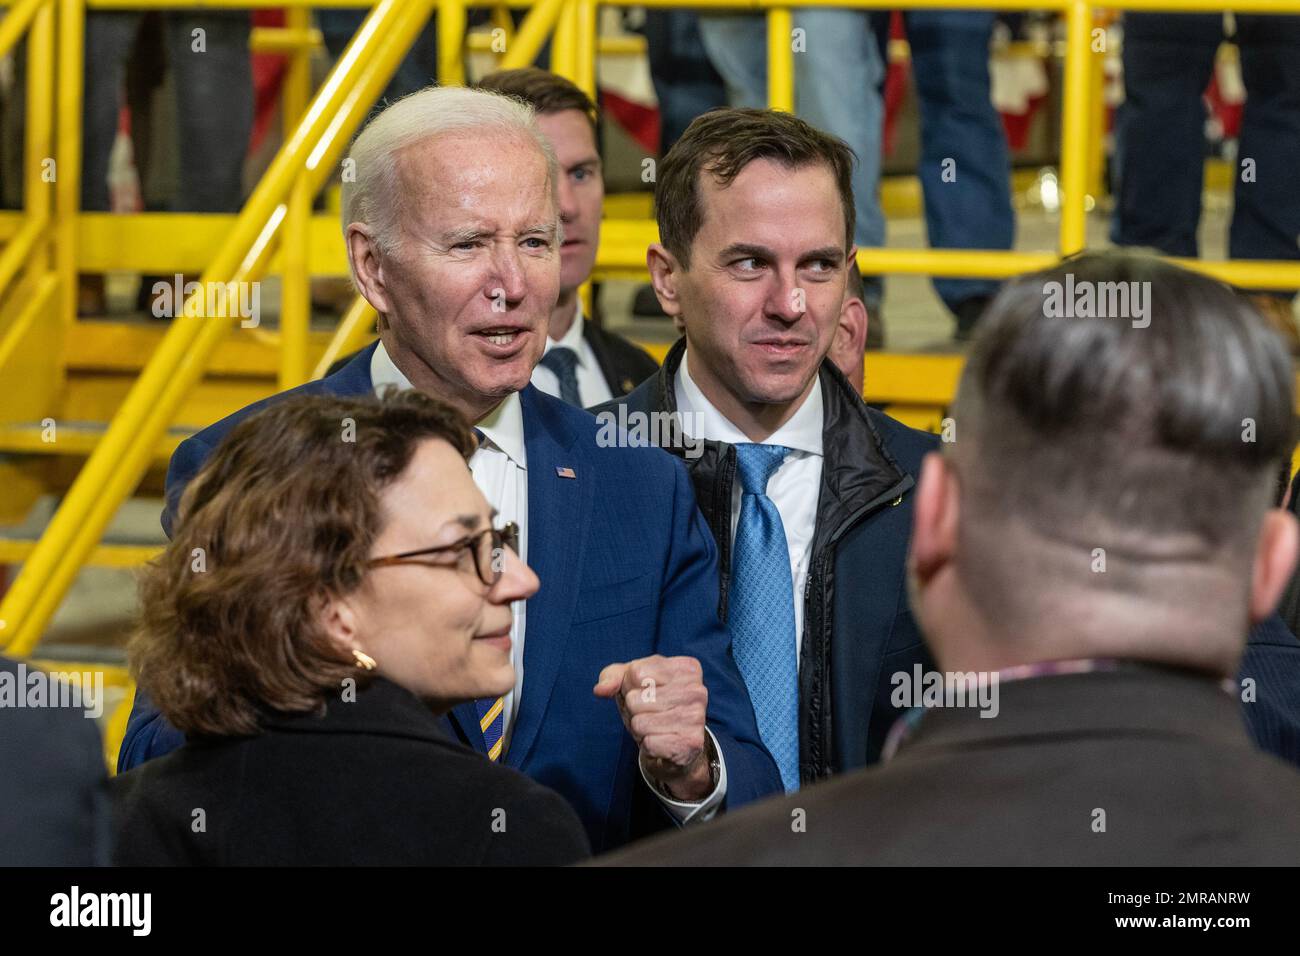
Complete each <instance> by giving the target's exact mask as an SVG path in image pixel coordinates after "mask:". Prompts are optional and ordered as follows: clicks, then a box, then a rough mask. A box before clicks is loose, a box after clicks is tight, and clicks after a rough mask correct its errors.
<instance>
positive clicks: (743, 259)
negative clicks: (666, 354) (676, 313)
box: [675, 159, 846, 406]
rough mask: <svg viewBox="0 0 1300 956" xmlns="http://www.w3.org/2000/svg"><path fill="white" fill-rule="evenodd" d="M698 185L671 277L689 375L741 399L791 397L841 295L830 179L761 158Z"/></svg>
mask: <svg viewBox="0 0 1300 956" xmlns="http://www.w3.org/2000/svg"><path fill="white" fill-rule="evenodd" d="M700 185H701V190H700V191H701V199H702V204H703V212H704V222H703V225H702V226H701V228H700V231H699V233H697V235H696V237H695V242H694V244H693V245H692V248H691V265H690V268H689V269H686V270H684V271H680V272H678V273H677V275H676V283H675V286H676V292H677V295H678V301H677V303H676V305H677V307H678V308H679V309H680V313H681V315H682V317H683V319H684V322H685V326H686V338H687V342H688V343H689V350H690V363H691V365H690V368H691V374H692V376H693V377H695V378H696V379H697V380H698V381H699V382H700V385H701V387H702V388H704V389H705V391H706V394H719V393H726V394H729V395H730V397H731V400H732V401H734V402H736V403H739V404H741V405H746V406H755V405H766V404H783V403H786V402H791V401H793V400H795V399H797V398H799V397H800V396H802V395H803V394H804V393H805V392H806V391H807V390H808V388H809V387H810V386H811V384H812V380H813V377H814V376H815V375H816V374H817V367H818V366H819V365H820V364H821V361H822V359H823V358H824V357H825V355H826V352H827V350H828V349H829V348H830V345H831V339H832V337H833V336H834V334H835V326H836V323H837V322H838V320H839V313H840V304H841V302H842V301H843V299H844V284H845V279H846V273H845V262H846V250H845V248H844V213H843V210H842V208H841V205H840V197H839V191H838V190H837V188H836V184H835V178H834V176H833V174H832V173H831V171H830V169H829V168H828V167H826V166H824V165H812V166H803V167H799V168H796V169H790V168H787V167H786V166H783V165H781V164H780V163H777V162H774V161H772V160H767V159H760V160H755V161H754V162H752V163H750V164H749V165H748V166H746V167H745V168H744V169H742V170H741V171H740V173H739V175H737V176H736V178H735V179H734V180H733V181H732V182H731V184H730V185H728V186H726V187H720V186H719V185H718V183H717V181H716V180H714V178H713V177H712V176H711V175H709V174H708V173H707V172H706V173H703V174H702V180H701V184H700ZM728 404H730V403H728Z"/></svg>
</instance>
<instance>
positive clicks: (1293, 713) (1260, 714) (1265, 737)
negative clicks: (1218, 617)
mask: <svg viewBox="0 0 1300 956" xmlns="http://www.w3.org/2000/svg"><path fill="white" fill-rule="evenodd" d="M1246 678H1250V679H1251V680H1253V681H1254V682H1255V699H1254V700H1252V701H1249V702H1246V703H1243V704H1242V705H1241V707H1242V710H1243V711H1245V714H1246V728H1247V729H1248V730H1249V731H1250V736H1251V737H1252V738H1253V739H1254V741H1255V744H1256V745H1257V746H1258V747H1259V749H1260V750H1263V751H1265V752H1266V753H1271V754H1272V755H1273V756H1275V757H1280V758H1281V759H1283V760H1285V761H1287V762H1288V763H1290V764H1291V765H1293V766H1296V767H1300V640H1297V639H1296V636H1295V635H1294V634H1292V633H1291V630H1290V628H1288V627H1287V626H1286V622H1285V621H1283V620H1282V617H1281V615H1279V614H1273V615H1272V616H1271V617H1268V618H1266V619H1264V620H1263V621H1260V622H1259V623H1258V624H1256V625H1255V626H1254V627H1252V628H1251V629H1250V636H1249V637H1247V638H1246V651H1245V653H1244V654H1242V657H1241V667H1240V670H1239V672H1238V674H1237V683H1238V685H1240V684H1241V682H1242V681H1243V680H1245V679H1246Z"/></svg>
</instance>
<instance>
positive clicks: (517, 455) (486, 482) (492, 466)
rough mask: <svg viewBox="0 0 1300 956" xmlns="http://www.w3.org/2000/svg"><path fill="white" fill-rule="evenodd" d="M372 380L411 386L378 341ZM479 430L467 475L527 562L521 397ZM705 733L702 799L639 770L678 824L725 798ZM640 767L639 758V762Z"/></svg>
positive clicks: (514, 659) (520, 645) (509, 697)
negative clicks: (714, 778)
mask: <svg viewBox="0 0 1300 956" xmlns="http://www.w3.org/2000/svg"><path fill="white" fill-rule="evenodd" d="M552 378H554V376H552ZM370 381H371V386H372V387H373V388H374V389H375V391H379V390H380V389H382V388H384V387H385V386H389V385H395V386H397V387H398V388H401V389H408V388H411V387H412V385H411V381H410V379H408V378H407V377H406V375H405V374H404V373H403V372H402V370H401V369H399V368H398V367H397V366H396V365H395V364H394V363H393V360H392V359H391V358H390V357H389V355H388V351H387V349H385V348H384V343H383V342H380V343H379V345H378V347H376V348H375V351H374V354H373V355H372V356H371V358H370ZM584 394H585V393H584ZM477 427H478V429H479V430H480V431H482V432H483V437H484V440H483V442H482V443H481V444H480V445H479V447H478V450H477V451H475V452H474V454H473V455H471V456H470V459H469V468H470V472H471V473H472V474H473V475H474V483H475V484H476V485H478V487H479V490H480V491H482V492H483V497H484V498H486V499H487V500H488V504H490V505H491V506H492V507H494V508H496V509H497V516H498V521H499V523H501V524H504V523H506V522H509V521H513V522H514V523H515V524H517V525H518V526H519V557H520V559H521V560H522V561H524V563H525V564H526V563H527V562H528V452H527V447H526V445H525V442H524V414H523V406H522V405H521V404H520V401H519V393H518V392H512V393H511V394H510V395H509V396H507V397H506V398H505V399H504V400H503V401H502V402H501V404H500V405H498V406H497V407H496V408H494V409H493V410H492V411H491V412H489V413H488V415H487V417H486V418H484V419H483V420H482V421H480V422H479V423H478V425H477ZM542 586H543V587H545V586H546V582H545V581H543V582H542ZM526 609H527V602H526V601H515V602H514V603H513V604H511V611H512V612H513V614H514V621H513V623H512V624H511V627H510V662H511V664H513V665H514V669H515V689H514V690H513V691H511V692H510V693H508V694H506V696H505V700H504V701H503V702H502V715H501V716H502V735H501V739H502V745H501V747H502V753H505V752H506V751H508V750H509V749H510V738H511V735H512V733H513V732H514V718H515V701H517V700H520V699H522V698H521V697H520V695H521V694H522V693H523V688H524V630H525V628H524V625H525V623H526V620H525V614H526ZM611 663H612V662H611ZM611 706H613V704H612V703H611ZM706 730H707V728H706ZM707 732H708V735H709V737H710V739H711V740H713V746H714V749H715V751H716V752H717V754H718V763H719V765H720V773H719V777H718V785H717V786H716V787H715V788H714V790H713V792H712V793H711V794H710V795H709V796H708V797H706V798H705V799H704V800H702V801H700V802H698V803H695V802H684V801H680V800H673V799H672V798H670V797H669V796H667V795H666V794H665V793H663V792H662V791H661V790H660V789H659V788H658V787H656V786H654V784H652V783H651V781H650V778H649V777H648V776H647V775H646V772H645V767H641V768H640V769H641V775H642V778H643V779H644V780H645V782H646V786H648V787H650V789H651V791H652V792H653V793H654V794H655V796H656V797H658V798H659V800H660V802H661V803H663V805H664V808H665V809H666V810H667V811H668V812H669V813H670V814H671V815H672V817H673V819H675V820H676V821H677V822H678V823H689V822H692V821H696V820H698V821H701V822H702V821H704V820H708V819H710V818H711V817H713V816H714V815H715V814H716V813H717V811H718V807H719V806H720V805H721V804H722V801H723V799H724V798H725V797H726V794H727V768H726V762H725V761H724V760H723V758H722V751H721V748H719V747H718V746H717V740H716V739H714V738H713V731H711V730H710V731H707ZM639 765H640V760H638V766H639Z"/></svg>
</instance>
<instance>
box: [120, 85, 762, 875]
mask: <svg viewBox="0 0 1300 956" xmlns="http://www.w3.org/2000/svg"><path fill="white" fill-rule="evenodd" d="M390 154H396V157H397V162H396V163H395V168H394V178H395V180H396V181H395V182H393V183H386V182H384V181H383V180H382V177H381V176H380V175H379V173H378V172H377V171H379V170H382V169H383V168H384V163H383V159H384V158H385V157H386V156H388V155H390ZM352 158H353V159H355V160H356V164H357V169H358V175H357V180H356V182H355V183H347V184H345V189H344V197H343V210H344V222H345V224H346V234H347V241H348V251H349V261H350V264H351V266H352V269H353V272H354V277H355V279H356V281H357V284H358V286H359V288H360V289H361V291H362V294H364V295H365V296H366V298H367V299H368V300H369V301H370V302H371V304H372V305H374V306H375V308H376V310H377V311H378V312H379V314H380V341H379V342H378V343H376V344H375V345H373V346H371V347H369V348H367V349H366V350H364V351H363V352H362V353H360V354H359V355H358V356H357V357H356V358H355V359H354V360H353V361H351V362H350V363H348V365H347V366H346V367H345V368H344V369H343V370H342V371H340V372H338V373H336V374H335V375H332V376H330V377H328V378H326V379H324V380H322V381H319V382H313V383H311V384H309V385H306V386H302V387H300V388H298V389H294V390H292V391H291V392H289V393H286V394H295V393H298V394H301V393H308V394H312V393H321V394H335V395H354V394H361V393H364V392H368V391H371V390H373V389H376V388H382V387H384V386H396V387H398V388H402V387H414V388H418V389H420V390H421V391H423V392H425V393H427V394H431V395H434V396H435V397H439V398H441V399H443V400H444V401H447V402H448V403H450V404H452V405H453V406H455V407H457V408H458V409H460V410H461V411H462V413H463V414H465V415H466V417H467V418H468V419H469V420H470V421H473V422H476V423H477V427H478V429H479V431H480V432H481V433H482V435H483V443H482V445H481V446H480V449H479V451H478V452H476V453H475V455H474V457H473V458H472V459H471V461H470V466H471V469H472V470H473V472H474V476H475V480H476V481H478V482H479V484H480V487H481V488H482V489H483V491H484V494H485V495H486V496H487V498H488V500H489V502H491V503H492V505H493V506H494V507H496V509H497V511H498V512H499V514H500V517H501V520H503V521H513V522H515V523H516V524H518V525H519V526H520V528H521V540H520V551H521V556H522V557H524V559H525V560H526V561H528V563H529V564H530V565H531V566H532V567H533V569H534V570H535V571H536V572H537V574H538V577H539V578H540V579H541V581H542V586H541V590H540V591H539V592H538V594H537V595H536V597H534V598H532V599H530V600H529V601H528V602H526V603H523V602H519V603H517V604H516V605H515V607H516V618H515V628H514V631H513V632H512V641H513V648H514V654H515V665H516V670H517V672H518V674H519V678H518V682H517V684H516V686H515V689H514V691H513V692H512V693H510V694H507V695H504V696H503V697H502V698H501V699H499V701H478V702H476V703H474V704H466V705H462V706H460V707H458V708H456V709H454V710H453V711H452V712H451V714H450V715H449V718H448V721H449V729H450V730H451V732H453V733H454V734H455V736H456V739H459V740H462V741H464V742H465V743H467V744H469V745H470V746H473V747H474V748H475V749H478V750H481V751H483V752H484V753H486V754H488V755H489V756H490V757H492V758H493V759H499V760H503V761H504V762H505V763H506V764H507V765H509V766H512V767H515V768H516V769H519V770H522V771H523V772H524V773H527V774H529V775H530V776H532V777H533V778H534V779H535V780H537V781H539V782H541V783H543V784H546V785H547V786H550V787H552V788H553V789H555V790H556V791H558V792H560V793H561V794H562V795H563V796H565V797H567V798H568V799H569V800H570V802H571V803H572V804H573V806H574V807H575V809H576V810H577V812H578V815H579V817H580V818H581V819H582V821H583V823H584V824H585V825H586V827H587V830H588V834H589V836H590V838H591V844H592V847H593V849H595V850H596V851H600V850H601V849H606V848H609V847H615V846H619V845H621V844H623V843H625V842H627V841H628V840H630V839H633V838H634V837H636V836H639V835H642V834H645V833H648V832H652V831H653V830H656V829H660V828H663V827H666V826H671V825H672V824H673V822H674V821H676V822H678V823H686V822H692V821H697V820H701V819H705V818H708V817H711V816H712V815H714V814H716V813H717V812H719V811H720V810H722V809H724V808H728V809H729V808H732V807H735V806H739V805H741V804H744V803H746V802H748V801H750V800H753V799H756V798H758V797H760V796H763V795H765V794H768V793H771V792H773V791H774V790H776V788H777V787H778V785H779V784H778V777H777V771H776V768H775V767H774V765H773V763H772V759H771V757H770V756H769V755H768V753H767V752H766V750H765V749H764V747H763V745H762V743H761V741H760V739H759V735H758V730H757V727H756V725H755V722H754V714H753V707H752V705H751V703H750V701H749V697H748V694H747V693H746V690H745V685H744V682H743V680H742V679H741V677H740V675H739V673H738V672H737V671H736V668H735V663H734V661H733V660H732V658H731V655H730V636H729V634H728V633H727V631H726V629H725V628H724V627H722V626H721V624H720V622H719V621H718V620H717V618H716V616H715V615H714V613H713V611H714V608H715V606H716V591H715V588H716V581H717V556H716V551H715V549H714V546H713V542H712V539H711V538H710V536H709V534H708V532H707V529H706V528H705V525H704V523H703V521H702V520H701V519H700V517H699V514H698V511H697V509H696V508H695V500H694V495H693V494H692V492H691V488H690V481H689V478H688V477H687V475H686V472H685V470H684V469H683V468H682V467H681V465H680V464H678V463H677V462H675V461H673V460H672V458H671V457H669V456H666V455H663V454H662V453H660V452H659V451H656V450H654V449H645V448H605V447H598V441H597V439H598V427H597V423H596V421H595V420H594V419H593V418H592V417H591V416H590V415H589V414H587V413H585V412H583V411H581V410H580V409H576V408H574V407H572V406H570V405H568V404H566V403H564V402H562V401H559V400H558V399H554V398H551V397H550V396H548V395H545V394H543V393H542V392H540V391H539V390H538V389H536V388H535V387H532V386H530V385H529V383H528V379H529V376H530V374H531V372H532V368H533V366H534V364H535V363H536V362H537V360H538V358H540V356H541V353H542V349H543V345H544V343H543V338H544V335H545V329H546V323H547V320H548V318H549V312H550V308H551V303H552V302H554V301H555V299H556V297H557V295H558V290H559V274H560V254H559V214H558V210H557V208H556V203H555V200H554V198H553V197H554V194H555V193H554V189H555V185H554V184H555V176H556V167H555V160H554V158H553V153H552V151H551V149H550V146H549V144H548V143H547V141H546V139H545V137H544V136H543V135H542V134H541V133H540V131H539V130H538V129H537V127H536V126H535V125H534V123H533V120H532V117H531V115H530V114H529V112H528V111H527V109H526V108H525V107H523V106H522V105H521V104H518V103H516V102H514V101H512V100H508V99H507V98H505V97H502V96H499V95H496V94H492V93H487V92H482V91H475V90H465V89H460V88H430V89H429V90H425V91H423V92H421V93H419V94H417V95H416V96H412V97H407V98H405V99H403V100H401V101H399V102H398V103H395V104H393V105H392V106H390V107H389V108H388V109H387V110H386V111H385V112H384V113H381V114H380V115H379V116H378V117H377V118H376V119H374V120H372V121H371V124H370V125H369V126H368V127H367V129H366V130H365V131H364V132H363V133H362V134H361V136H359V137H358V139H357V141H356V143H355V144H354V146H353V150H352ZM393 195H400V196H403V197H405V198H404V201H403V202H402V203H401V204H400V207H399V208H398V209H392V210H390V209H388V208H387V207H386V205H385V203H384V201H383V200H385V199H387V198H388V197H390V196H393ZM390 219H392V220H395V221H392V222H390ZM501 303H504V305H505V310H504V311H501V310H500V305H501ZM270 400H271V401H274V400H275V399H274V398H273V399H270ZM259 404H260V403H259ZM257 407H258V405H254V406H251V408H250V409H245V410H244V411H243V412H238V413H236V414H235V415H233V416H231V417H230V418H227V419H225V420H223V421H221V422H218V423H217V424H216V425H213V426H211V427H209V428H207V429H204V430H203V431H201V432H199V433H198V434H197V435H195V436H194V437H192V438H190V439H188V440H187V441H185V442H184V443H182V445H181V446H180V447H179V448H178V449H177V451H176V454H175V455H174V456H173V459H172V462H171V466H170V469H169V472H168V502H169V510H168V514H167V515H165V516H164V527H170V522H171V517H170V515H171V513H172V510H173V509H174V507H175V503H176V501H177V498H178V496H179V493H180V491H181V490H182V489H183V488H184V486H185V484H186V483H187V482H188V481H189V479H190V478H191V477H192V476H193V475H194V474H195V473H196V471H197V470H198V468H199V467H200V466H201V464H202V462H203V460H204V459H205V457H206V456H207V454H208V452H209V451H210V449H211V448H212V447H213V446H214V445H215V444H216V443H217V442H218V441H219V440H220V439H221V437H222V436H223V435H224V434H225V433H226V432H227V431H229V429H230V428H231V427H232V425H233V424H234V423H236V422H237V421H238V420H239V419H240V418H242V417H243V416H244V415H246V414H247V413H248V412H249V411H250V410H252V409H255V408H257ZM616 493H617V494H618V495H620V496H622V498H621V501H619V502H617V503H616V502H615V501H614V500H613V499H614V495H615V494H616ZM149 709H150V708H148V706H147V703H146V702H144V701H142V700H141V699H139V698H137V701H136V708H135V710H136V712H135V713H134V714H133V716H132V720H131V724H130V726H129V728H128V734H127V737H126V739H125V740H124V742H123V748H122V754H121V758H120V761H119V765H120V766H122V767H128V766H134V765H136V764H138V763H140V762H142V761H143V760H146V759H148V758H149V757H151V756H154V755H156V754H157V753H158V752H160V751H164V752H165V749H167V748H169V747H170V746H174V744H175V743H176V735H175V733H174V731H169V730H168V729H167V728H166V726H165V723H164V722H162V721H161V720H160V719H159V718H158V717H157V715H156V714H150V713H149V712H148V711H149Z"/></svg>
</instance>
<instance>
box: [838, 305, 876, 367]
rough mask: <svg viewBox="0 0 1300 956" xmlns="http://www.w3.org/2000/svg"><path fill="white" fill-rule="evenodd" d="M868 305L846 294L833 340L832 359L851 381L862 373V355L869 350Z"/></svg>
mask: <svg viewBox="0 0 1300 956" xmlns="http://www.w3.org/2000/svg"><path fill="white" fill-rule="evenodd" d="M869 321H871V319H870V317H869V316H868V315H867V307H866V306H865V305H863V304H862V300H861V299H859V298H857V297H856V296H846V297H845V299H844V303H843V304H842V305H841V306H840V318H839V321H838V322H837V323H836V325H835V337H834V338H833V339H832V340H831V361H832V362H834V363H835V365H836V367H837V368H838V369H839V370H840V371H841V372H843V373H844V375H845V377H846V378H848V380H849V381H850V382H856V381H857V380H858V376H859V375H861V374H862V356H863V354H864V353H865V352H866V350H867V323H868V322H869Z"/></svg>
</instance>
